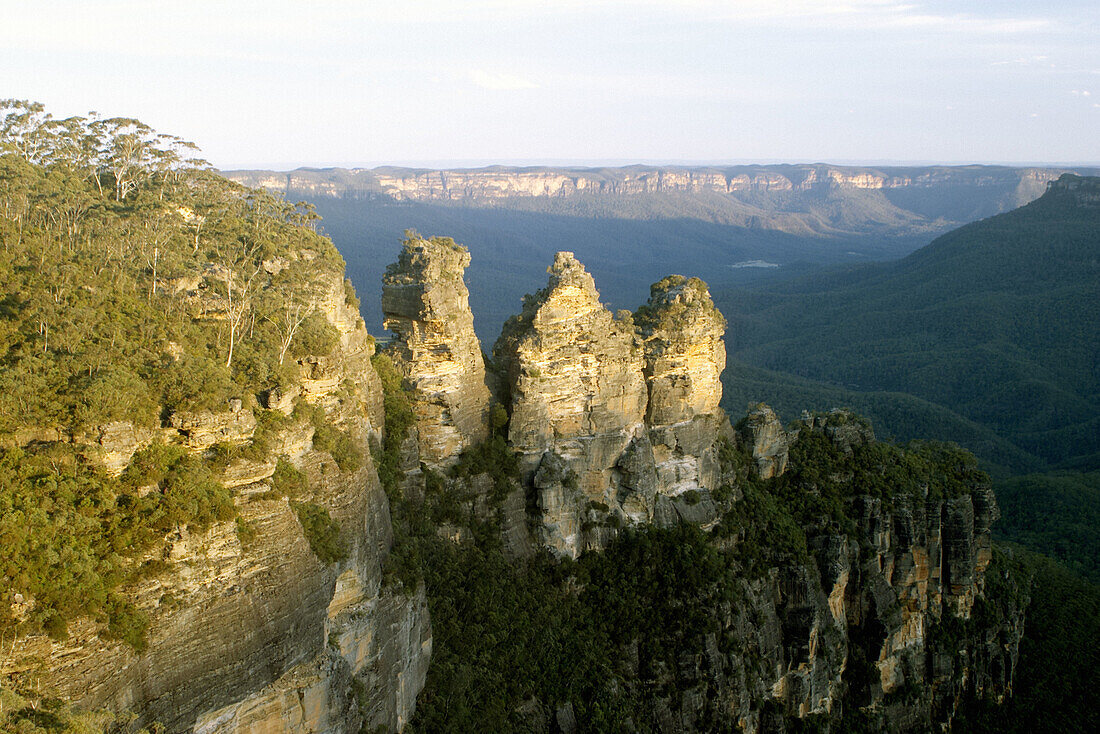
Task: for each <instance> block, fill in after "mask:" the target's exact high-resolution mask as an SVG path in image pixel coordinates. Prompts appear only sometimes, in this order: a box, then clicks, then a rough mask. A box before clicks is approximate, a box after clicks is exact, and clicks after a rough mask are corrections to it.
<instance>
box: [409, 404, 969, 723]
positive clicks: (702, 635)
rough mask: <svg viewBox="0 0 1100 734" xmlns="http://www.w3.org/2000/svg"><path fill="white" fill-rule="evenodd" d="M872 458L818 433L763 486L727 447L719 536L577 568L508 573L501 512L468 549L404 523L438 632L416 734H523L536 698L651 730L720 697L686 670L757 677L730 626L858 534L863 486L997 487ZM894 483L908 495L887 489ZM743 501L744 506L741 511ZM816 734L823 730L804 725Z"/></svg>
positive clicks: (674, 531)
mask: <svg viewBox="0 0 1100 734" xmlns="http://www.w3.org/2000/svg"><path fill="white" fill-rule="evenodd" d="M845 418H847V416H833V417H831V420H833V421H834V422H843V421H844V420H845ZM849 420H850V421H854V422H858V421H859V419H849ZM875 446H876V445H875V444H868V445H867V446H857V447H855V448H854V449H853V452H852V453H851V454H846V453H844V452H842V451H840V450H839V449H837V448H835V447H834V446H833V445H832V443H831V442H829V441H828V440H826V439H825V438H824V434H823V432H822V431H821V430H820V429H818V430H817V431H814V432H810V431H808V430H807V431H805V432H804V433H803V435H802V437H801V438H800V440H799V441H798V443H797V444H796V447H798V448H797V450H796V451H795V453H794V455H793V456H792V468H791V470H790V472H789V473H788V475H784V477H781V478H778V479H773V480H767V481H761V480H757V479H754V478H753V476H752V471H751V466H752V458H751V456H750V455H749V454H748V453H746V451H745V450H741V449H736V448H734V447H733V446H732V445H731V444H728V443H727V444H725V445H724V446H723V448H722V450H721V461H722V463H723V469H724V475H725V476H727V477H731V478H732V481H733V483H734V484H735V485H736V486H732V485H731V486H728V487H726V488H725V489H724V490H723V491H722V492H720V493H718V494H719V495H720V496H719V497H718V500H719V502H720V504H722V505H723V506H724V507H726V508H727V509H726V510H725V511H724V513H723V515H722V517H721V519H720V522H719V523H718V525H717V527H715V528H714V529H713V530H711V531H710V532H709V533H706V532H703V531H701V530H699V529H698V528H697V527H695V526H692V525H686V524H683V525H678V526H676V527H674V528H671V529H667V530H664V529H659V528H656V527H652V526H646V527H642V528H639V529H633V530H631V529H628V530H625V531H624V532H622V533H620V534H619V536H618V537H617V539H616V540H614V541H613V542H612V543H611V545H610V546H609V547H608V548H607V549H605V550H604V551H603V552H602V553H588V554H585V555H583V556H582V557H581V558H580V559H579V560H577V561H569V560H563V561H558V560H554V559H552V558H550V557H549V556H548V555H545V554H543V555H539V556H536V557H535V558H533V559H530V560H509V559H508V558H507V557H506V555H505V553H504V550H503V548H502V544H501V540H500V538H501V535H500V519H499V516H498V515H496V514H494V513H493V512H492V511H490V512H489V513H488V516H487V517H483V518H481V519H479V517H478V516H477V515H475V514H474V513H472V512H468V511H467V512H465V513H459V516H460V517H461V518H462V521H463V522H465V523H466V524H467V526H468V527H469V528H470V529H471V537H470V539H469V540H464V541H462V542H459V543H456V542H452V541H450V540H446V539H443V538H441V537H439V536H438V535H437V534H436V532H435V525H434V522H436V521H437V520H436V518H435V517H427V514H426V513H420V514H419V515H417V514H415V513H413V512H410V511H409V510H406V512H407V513H408V514H406V517H410V516H411V517H421V518H423V519H424V522H421V523H420V524H415V523H414V524H412V525H410V526H409V529H408V532H407V533H406V535H405V536H404V540H403V544H404V545H405V547H406V549H407V550H405V551H403V554H404V558H405V559H406V562H415V563H417V564H419V565H418V570H419V573H420V578H423V581H424V583H425V585H426V589H427V593H428V604H429V608H430V611H431V615H432V630H433V652H432V656H433V662H432V666H431V668H430V669H429V672H428V682H427V686H426V688H425V689H424V692H423V693H422V694H421V696H420V698H419V699H418V703H417V713H416V716H415V718H414V721H413V722H412V727H413V730H414V731H468V730H471V729H475V728H476V729H481V728H484V729H488V730H492V731H526V730H529V729H530V728H532V727H533V724H532V721H533V720H534V719H532V718H531V717H532V716H535V717H537V716H538V715H539V714H538V713H537V712H533V711H532V710H531V708H530V706H529V705H527V702H530V701H531V700H532V699H535V700H537V701H538V702H542V703H543V704H546V705H549V706H551V707H557V706H561V705H564V704H565V703H569V704H571V705H572V706H573V710H574V713H575V715H576V718H577V721H578V723H579V724H580V727H581V729H583V730H591V731H606V730H617V729H618V727H620V726H622V724H623V722H625V721H627V720H630V721H633V722H634V724H635V726H638V727H639V728H645V722H650V721H653V717H654V703H655V702H656V701H659V700H667V701H668V703H669V707H670V709H671V710H672V711H678V710H679V706H680V705H681V701H682V697H683V696H685V695H686V693H685V692H687V691H697V690H699V689H698V688H697V686H700V685H702V686H704V687H705V686H706V685H708V683H707V680H706V678H705V676H706V675H708V674H709V673H708V672H703V673H700V671H699V670H697V669H694V668H693V667H692V666H691V665H687V664H685V663H684V661H689V660H706V659H710V658H708V657H707V656H708V655H717V656H718V659H723V658H724V657H725V656H731V657H736V658H739V659H744V660H746V661H749V663H748V667H749V670H750V671H751V670H753V669H754V668H753V667H752V666H753V665H756V664H758V663H756V662H753V661H757V660H759V651H758V650H757V649H756V648H755V644H756V642H754V641H752V640H755V638H754V637H753V636H752V635H749V638H751V640H750V639H748V638H744V637H742V636H741V635H740V634H739V633H738V632H737V629H736V625H733V626H731V623H730V621H729V618H730V615H731V614H736V613H737V611H738V610H743V609H744V608H745V606H746V604H747V598H746V594H747V593H749V592H748V589H750V588H752V584H754V583H758V581H757V580H759V579H762V578H767V577H768V576H769V574H771V573H774V569H776V568H779V569H790V568H791V567H792V566H809V567H810V568H813V561H812V557H811V554H810V551H809V547H808V543H807V532H808V530H807V528H812V529H813V530H814V532H815V533H816V532H818V531H825V532H833V531H834V530H835V529H837V528H839V529H841V530H842V531H848V532H854V528H855V524H854V521H853V519H851V518H850V517H849V516H848V514H847V512H848V511H849V507H850V506H851V502H852V500H854V499H855V498H856V497H857V496H858V495H862V494H863V492H864V487H865V486H866V489H867V491H868V492H870V493H872V494H876V496H880V497H882V498H884V499H889V500H892V501H902V497H903V495H911V496H913V497H915V498H922V497H924V496H925V494H926V493H932V492H939V493H941V494H942V495H944V496H946V495H952V494H955V493H958V492H962V491H968V489H969V488H970V487H972V486H973V483H974V482H981V481H985V478H984V476H983V475H981V474H980V473H979V472H977V470H976V468H975V462H974V459H973V457H969V456H968V455H967V454H965V452H962V451H960V450H958V449H956V448H953V447H948V446H941V445H914V446H912V447H911V448H908V449H903V448H901V447H896V446H883V447H878V448H875ZM472 453H475V452H472ZM476 453H478V455H482V456H484V455H485V450H484V449H482V450H481V451H480V452H476ZM502 463H503V465H504V466H507V462H506V461H505V462H502ZM471 466H474V465H473V464H471ZM476 466H477V467H478V468H479V469H480V468H485V469H486V470H487V471H489V472H490V473H491V472H493V471H498V470H499V465H498V468H493V467H492V465H490V464H480V463H479V464H477V465H476ZM841 474H843V475H844V476H846V477H847V480H846V481H845V480H842V479H841V478H839V475H841ZM937 474H942V475H943V476H944V477H945V478H944V479H937V478H936V476H935V475H937ZM891 481H893V482H899V486H898V487H896V488H888V487H887V486H886V483H887V482H891ZM937 482H938V484H937ZM445 486H446V480H445V479H444V478H442V477H438V476H435V477H430V478H429V481H428V492H427V494H428V496H429V498H430V497H431V496H432V494H433V492H436V491H440V490H441V489H443V488H445ZM736 492H740V493H741V494H743V499H742V500H741V501H738V502H732V497H733V496H734V494H735V493H736ZM813 497H818V498H819V499H817V500H815V499H812V498H813ZM816 502H823V503H825V504H828V505H829V510H828V512H827V513H826V517H825V524H826V525H830V526H829V527H826V526H823V524H822V522H821V518H819V517H817V516H816V515H815V514H814V513H815V512H818V511H819V509H816V508H817V505H816V504H815V503H816ZM490 504H491V506H492V504H493V503H492V502H491V503H490ZM430 506H431V504H430V500H429V507H430ZM590 506H592V507H593V508H595V509H599V507H598V504H593V505H590ZM829 512H831V513H834V514H833V515H829V514H828V513H829ZM395 522H396V521H395ZM409 559H412V560H411V561H410V560H409ZM813 573H816V570H814V571H813ZM760 623H762V620H751V621H746V624H749V625H750V626H752V625H756V624H760ZM708 645H713V646H714V647H708ZM708 650H709V651H710V652H708ZM700 676H702V677H700ZM703 695H706V694H703ZM550 715H551V716H552V715H553V712H552V711H551V712H550ZM812 723H820V722H811V723H807V724H806V726H811V725H812ZM730 724H731V722H730V721H729V719H728V716H726V715H725V714H723V712H720V711H718V710H717V709H715V708H711V707H710V706H709V704H708V706H706V707H704V713H703V718H702V720H701V721H700V722H699V726H700V728H701V729H702V730H708V731H711V730H714V731H721V730H724V727H725V728H728V727H729V726H730ZM796 726H797V725H796ZM810 730H812V729H810Z"/></svg>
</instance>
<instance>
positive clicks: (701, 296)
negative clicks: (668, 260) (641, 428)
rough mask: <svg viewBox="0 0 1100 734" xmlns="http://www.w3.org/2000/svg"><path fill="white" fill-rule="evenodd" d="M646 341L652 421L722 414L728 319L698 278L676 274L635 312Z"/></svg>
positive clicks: (654, 288) (660, 284)
mask: <svg viewBox="0 0 1100 734" xmlns="http://www.w3.org/2000/svg"><path fill="white" fill-rule="evenodd" d="M634 323H635V325H636V326H637V328H638V331H639V334H640V335H641V337H642V339H643V340H644V344H645V377H646V384H647V385H648V386H649V406H648V407H647V409H646V422H648V423H649V424H650V425H668V424H672V423H680V422H682V421H687V420H691V419H692V418H694V417H695V416H697V415H706V414H710V413H717V412H718V411H719V407H718V403H719V402H720V401H721V399H722V383H721V381H720V379H719V378H720V377H721V375H722V370H724V369H725V368H726V345H725V343H724V342H723V341H722V334H723V333H724V332H725V330H726V320H725V319H724V318H723V317H722V314H721V313H719V311H718V309H717V308H715V306H714V302H713V301H712V300H711V298H710V293H709V292H708V291H707V285H706V283H704V282H703V281H701V280H699V279H698V278H690V279H689V278H685V277H684V276H682V275H670V276H668V277H667V278H665V279H664V280H662V281H660V282H658V283H654V284H653V286H652V287H651V288H650V297H649V303H648V304H646V305H645V306H642V307H641V308H640V309H638V311H637V312H636V313H635V314H634Z"/></svg>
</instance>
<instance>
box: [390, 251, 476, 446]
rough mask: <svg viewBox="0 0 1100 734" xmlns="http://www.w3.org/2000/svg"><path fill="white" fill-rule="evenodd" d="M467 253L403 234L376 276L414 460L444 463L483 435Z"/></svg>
mask: <svg viewBox="0 0 1100 734" xmlns="http://www.w3.org/2000/svg"><path fill="white" fill-rule="evenodd" d="M469 264H470V253H469V252H468V251H467V250H466V248H465V247H463V246H461V245H458V244H456V243H455V241H454V240H452V239H451V238H449V237H432V238H428V239H426V238H423V237H420V236H419V235H412V236H410V237H408V239H406V240H405V243H404V246H403V247H402V249H401V255H400V258H399V259H398V261H397V262H396V263H393V264H392V265H390V266H389V267H387V268H386V273H385V275H384V276H383V278H382V312H383V315H384V319H385V320H384V323H383V325H384V326H385V328H386V329H389V330H390V331H392V332H393V333H394V335H395V338H394V340H393V343H392V344H391V346H390V347H389V353H390V354H391V356H392V357H393V359H394V362H395V364H396V365H397V367H398V369H399V370H400V371H401V373H402V376H403V377H404V378H405V380H406V381H407V382H408V384H409V385H410V386H411V387H412V391H413V407H414V410H415V411H416V428H417V433H418V442H419V449H420V460H421V461H423V462H425V463H428V464H433V465H437V464H446V463H448V462H449V461H451V460H452V459H453V458H454V457H457V456H458V454H459V453H460V452H461V451H462V449H464V448H466V447H467V446H471V445H473V444H476V443H478V442H480V441H482V440H484V439H485V438H486V436H488V433H489V425H488V409H489V389H488V387H486V383H485V362H484V359H483V357H482V354H481V343H480V342H479V341H478V339H477V335H476V334H475V333H474V317H473V314H472V313H471V312H470V303H469V291H468V290H467V289H466V284H465V283H464V282H463V279H462V276H463V273H464V272H465V270H466V266H467V265H469Z"/></svg>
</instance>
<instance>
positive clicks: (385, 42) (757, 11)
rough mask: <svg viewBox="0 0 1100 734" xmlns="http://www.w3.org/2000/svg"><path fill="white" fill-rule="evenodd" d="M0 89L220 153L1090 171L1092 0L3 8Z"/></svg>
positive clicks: (119, 2) (23, 4)
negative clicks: (1025, 166)
mask: <svg viewBox="0 0 1100 734" xmlns="http://www.w3.org/2000/svg"><path fill="white" fill-rule="evenodd" d="M0 18H3V22H0V98H5V97H7V98H16V99H31V100H36V101H39V102H43V103H44V104H45V105H46V107H47V110H48V111H50V112H52V113H53V114H54V115H55V116H58V117H64V116H69V115H74V114H86V113H87V112H88V111H91V110H95V111H97V112H99V113H100V114H102V115H105V116H125V117H135V118H138V119H140V120H142V121H143V122H145V123H147V124H150V125H152V126H153V127H154V128H156V129H157V130H158V131H161V132H166V133H172V134H175V135H179V136H181V137H183V138H185V139H188V140H191V141H194V142H196V143H197V144H198V145H199V146H200V147H201V148H202V150H203V153H204V156H205V157H206V158H207V159H208V160H210V161H211V162H212V163H213V164H214V165H215V166H217V167H219V168H222V169H230V168H258V167H266V168H280V169H286V168H293V167H296V166H299V165H310V166H326V165H347V166H353V165H364V166H366V165H379V164H398V165H425V166H440V165H482V164H489V163H511V164H522V163H546V162H562V163H564V162H571V163H588V164H625V163H631V162H685V163H700V164H701V163H724V162H728V163H732V162H782V161H787V162H794V161H800V162H819V161H822V162H834V163H843V162H925V163H930V162H946V163H969V162H1004V163H1043V162H1045V163H1072V164H1097V163H1100V3H1098V2H1096V0H1046V2H1036V1H1035V0H1030V1H1028V2H1023V1H1019V0H936V1H933V2H922V1H920V0H904V1H903V0H789V1H784V0H542V1H538V0H454V1H453V2H442V1H441V0H426V1H423V2H420V1H418V0H397V1H394V2H391V1H389V0H309V1H302V2H289V1H286V0H277V1H276V0H269V1H267V2H260V1H257V0H188V2H175V1H174V0H71V1H67V2H54V1H51V0H32V1H28V0H0Z"/></svg>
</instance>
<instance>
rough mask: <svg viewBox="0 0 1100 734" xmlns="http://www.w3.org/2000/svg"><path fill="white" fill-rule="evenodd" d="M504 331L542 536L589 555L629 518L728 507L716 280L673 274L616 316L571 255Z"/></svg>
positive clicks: (498, 349) (721, 323)
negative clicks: (723, 498)
mask: <svg viewBox="0 0 1100 734" xmlns="http://www.w3.org/2000/svg"><path fill="white" fill-rule="evenodd" d="M549 273H550V281H549V284H548V285H547V287H546V288H544V289H543V290H541V291H539V292H538V293H537V294H535V295H534V296H532V297H530V298H528V299H527V300H526V301H525V302H524V307H523V312H522V313H521V314H519V315H518V316H515V317H513V318H512V319H510V320H509V321H508V323H507V324H506V325H505V327H504V332H503V333H502V335H501V338H500V340H499V341H498V342H497V344H496V346H495V347H494V355H495V357H496V359H497V361H498V363H499V365H500V367H501V369H502V372H503V373H504V374H505V376H506V377H505V379H506V381H507V388H508V395H509V404H510V406H511V422H510V425H509V439H510V441H511V443H512V445H513V447H514V448H515V449H516V450H517V451H519V452H521V454H523V456H524V464H525V467H526V469H527V476H528V477H529V481H530V482H531V485H532V487H533V489H534V491H535V493H536V494H537V498H538V506H539V508H540V513H541V532H542V536H543V542H544V544H545V545H547V546H548V547H550V548H551V549H552V550H553V551H554V552H556V553H559V554H562V555H569V556H576V555H577V554H579V553H580V552H582V551H583V550H586V549H593V548H601V547H603V546H604V545H606V543H607V542H608V541H609V540H610V539H611V538H613V537H614V535H615V533H616V529H617V528H618V527H621V526H622V525H624V524H644V523H650V522H657V523H659V524H663V525H667V524H671V523H673V522H678V521H679V520H680V519H683V518H690V519H691V520H692V521H693V522H698V523H700V524H704V525H705V524H706V523H707V522H709V521H710V520H713V519H714V517H715V515H716V508H715V506H714V503H713V502H712V501H711V498H710V495H709V493H710V492H711V491H712V490H714V489H715V488H717V486H718V481H719V472H718V465H719V462H718V442H719V441H720V440H722V439H727V440H730V439H732V435H731V433H730V429H729V423H728V420H727V419H726V417H725V414H724V413H723V412H722V411H721V410H720V409H719V408H718V402H719V400H720V399H721V395H722V392H721V383H720V382H719V375H720V374H721V371H722V368H723V366H724V365H725V347H724V345H723V343H722V332H723V331H724V329H725V320H724V319H723V318H722V316H721V314H719V313H718V311H717V309H715V307H714V304H713V302H712V301H711V299H710V294H709V293H708V292H707V289H706V285H705V284H704V283H703V282H702V281H700V280H698V279H696V278H693V279H690V280H689V279H687V278H684V277H682V276H670V277H669V278H666V279H665V280H663V281H661V282H660V283H657V284H655V285H654V286H653V289H652V297H651V298H650V301H649V303H648V304H647V305H646V306H643V307H642V308H641V309H639V311H638V313H637V314H630V313H629V312H621V313H620V314H619V315H618V316H612V315H611V313H610V312H609V311H608V310H607V309H606V308H604V306H603V305H602V304H601V303H600V301H599V293H598V292H597V291H596V287H595V283H594V282H593V280H592V276H590V275H589V274H588V273H587V272H586V271H585V270H584V267H583V266H582V265H581V264H580V263H579V262H577V260H576V258H574V257H573V254H572V253H569V252H559V253H558V254H557V256H556V257H555V259H554V263H553V265H551V267H550V268H549Z"/></svg>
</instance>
